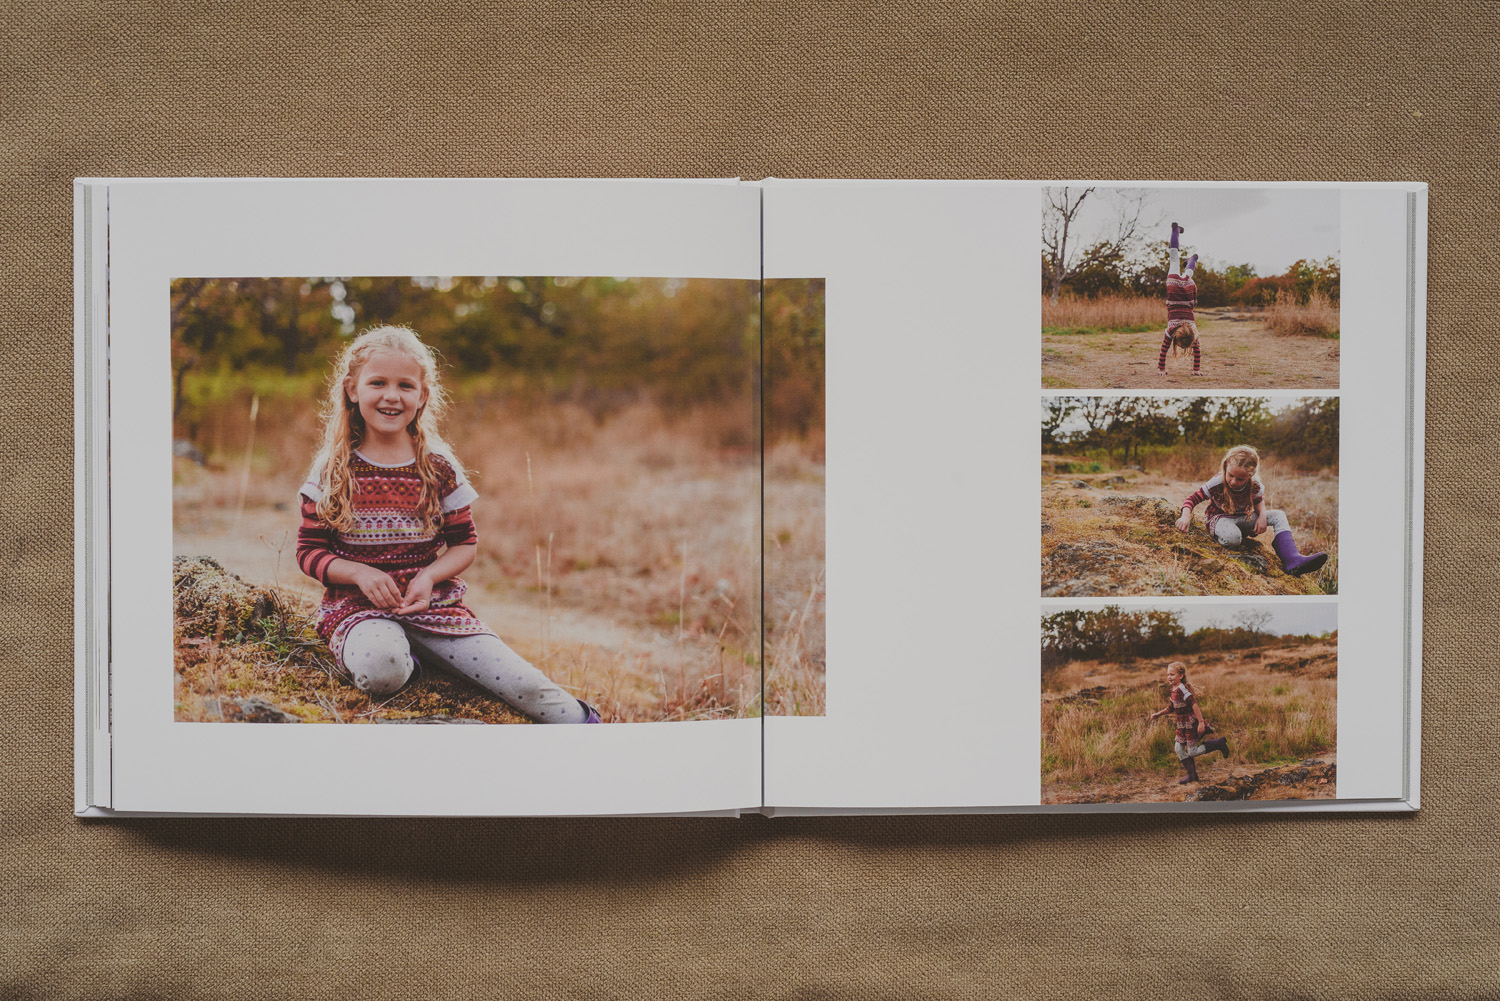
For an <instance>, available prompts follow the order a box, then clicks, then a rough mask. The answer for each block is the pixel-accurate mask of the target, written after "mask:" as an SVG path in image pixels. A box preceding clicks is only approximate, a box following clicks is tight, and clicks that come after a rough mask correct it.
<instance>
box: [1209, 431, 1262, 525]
mask: <svg viewBox="0 0 1500 1001" xmlns="http://www.w3.org/2000/svg"><path fill="white" fill-rule="evenodd" d="M1230 466H1234V467H1235V468H1237V469H1248V470H1250V482H1251V484H1252V487H1253V485H1254V484H1255V483H1256V482H1258V478H1257V477H1256V475H1255V471H1256V470H1258V469H1260V453H1259V452H1257V451H1256V450H1255V448H1254V447H1253V446H1251V445H1236V446H1234V447H1233V448H1231V449H1230V450H1229V451H1227V452H1225V453H1224V459H1223V461H1221V462H1220V463H1219V483H1220V485H1221V486H1222V487H1223V488H1224V506H1225V507H1226V508H1227V511H1226V512H1225V513H1227V514H1231V515H1235V514H1239V513H1240V506H1239V504H1238V502H1236V501H1235V499H1234V494H1232V493H1230V491H1229V467H1230ZM1250 493H1251V495H1252V496H1254V493H1255V491H1254V489H1252V490H1251V491H1250Z"/></svg>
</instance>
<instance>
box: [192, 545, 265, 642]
mask: <svg viewBox="0 0 1500 1001" xmlns="http://www.w3.org/2000/svg"><path fill="white" fill-rule="evenodd" d="M172 601H173V610H174V611H175V612H176V613H177V625H178V628H179V629H182V630H185V631H189V632H193V633H196V634H198V635H205V636H212V635H215V634H216V633H218V632H219V631H220V630H221V629H222V630H223V632H224V633H226V634H235V635H238V634H239V633H243V632H244V631H245V629H246V628H248V627H249V626H250V624H251V623H253V622H254V621H255V620H256V619H263V618H266V617H267V616H269V615H270V614H271V613H272V612H274V611H276V610H277V607H278V605H277V598H276V595H275V594H274V593H273V592H272V591H270V590H269V589H267V588H264V587H256V586H255V585H254V584H249V583H246V582H245V581H244V580H241V579H240V578H239V577H238V576H236V575H235V574H232V573H230V572H229V571H228V570H225V569H224V567H223V565H222V564H220V563H219V561H218V560H216V559H214V558H212V557H210V556H176V557H173V559H172Z"/></svg>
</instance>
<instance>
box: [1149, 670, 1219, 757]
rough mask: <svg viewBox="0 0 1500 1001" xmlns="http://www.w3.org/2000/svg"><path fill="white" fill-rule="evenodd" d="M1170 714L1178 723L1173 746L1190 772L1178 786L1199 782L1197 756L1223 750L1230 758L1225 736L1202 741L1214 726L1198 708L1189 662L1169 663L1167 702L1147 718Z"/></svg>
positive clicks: (1158, 717) (1157, 717)
mask: <svg viewBox="0 0 1500 1001" xmlns="http://www.w3.org/2000/svg"><path fill="white" fill-rule="evenodd" d="M1168 713H1171V714H1172V717H1173V722H1175V723H1176V724H1177V739H1176V742H1175V743H1174V745H1173V747H1174V749H1175V750H1176V751H1177V760H1178V761H1180V762H1182V767H1183V768H1184V769H1185V770H1186V771H1187V774H1186V775H1184V776H1183V777H1182V778H1180V779H1178V780H1177V784H1178V785H1187V784H1188V783H1189V782H1197V781H1198V763H1197V761H1196V759H1197V757H1198V756H1199V755H1202V754H1207V753H1208V752H1209V751H1219V752H1222V753H1223V755H1224V757H1226V758H1227V757H1229V741H1228V740H1226V739H1224V738H1223V737H1214V738H1213V739H1212V740H1202V737H1203V736H1204V735H1206V734H1207V733H1208V731H1209V730H1211V729H1213V727H1211V726H1209V725H1208V723H1207V721H1205V720H1204V718H1203V710H1202V709H1200V708H1199V707H1198V699H1197V697H1196V695H1195V693H1194V692H1193V688H1192V686H1191V685H1189V684H1188V679H1187V665H1186V664H1184V663H1182V662H1181V661H1175V660H1174V661H1173V662H1172V663H1170V664H1168V665H1167V704H1166V705H1165V706H1163V707H1162V708H1160V709H1158V710H1157V711H1156V712H1154V713H1152V714H1151V715H1149V716H1147V717H1146V718H1147V719H1148V720H1154V719H1160V718H1161V717H1163V716H1165V715H1167V714H1168Z"/></svg>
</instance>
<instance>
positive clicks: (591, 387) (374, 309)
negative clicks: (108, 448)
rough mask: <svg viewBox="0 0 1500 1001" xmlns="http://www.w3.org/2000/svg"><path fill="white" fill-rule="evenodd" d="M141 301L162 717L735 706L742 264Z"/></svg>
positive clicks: (260, 282)
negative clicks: (164, 688)
mask: <svg viewBox="0 0 1500 1001" xmlns="http://www.w3.org/2000/svg"><path fill="white" fill-rule="evenodd" d="M170 297H171V323H172V341H171V345H172V348H171V365H172V387H173V399H172V434H173V440H172V442H171V446H172V454H173V491H172V496H173V547H174V548H173V552H174V560H173V584H174V588H173V592H174V599H175V624H176V632H175V685H174V698H175V718H176V719H177V720H179V721H190V722H267V723H490V724H512V723H515V724H521V723H549V724H550V723H561V724H574V723H598V722H605V723H631V722H667V721H701V720H719V719H730V718H743V717H752V716H758V715H760V714H761V713H762V711H763V707H762V702H761V691H762V679H761V657H762V649H763V644H762V638H761V537H762V532H761V526H760V510H761V447H760V418H759V413H758V405H759V395H760V386H759V367H760V329H759V328H760V301H759V282H756V281H741V280H720V279H699V278H693V279H685V278H618V277H567V276H558V277H548V276H540V277H539V276H509V277H507V276H488V277H484V276H478V277H349V276H345V277H294V278H234V277H225V278H182V279H178V280H176V281H174V282H173V283H172V285H171V289H170ZM166 445H167V442H162V447H163V448H165V447H166ZM820 540H821V535H819V544H821V541H820ZM799 542H800V540H799ZM809 632H810V630H809ZM819 649H821V646H819Z"/></svg>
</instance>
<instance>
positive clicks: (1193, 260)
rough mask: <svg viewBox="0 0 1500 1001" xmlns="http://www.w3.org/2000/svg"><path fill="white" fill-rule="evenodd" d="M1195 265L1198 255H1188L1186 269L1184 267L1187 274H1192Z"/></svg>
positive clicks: (1196, 264)
mask: <svg viewBox="0 0 1500 1001" xmlns="http://www.w3.org/2000/svg"><path fill="white" fill-rule="evenodd" d="M1197 266H1198V255H1197V254H1194V255H1193V256H1192V257H1189V258H1188V259H1187V269H1186V271H1187V273H1188V274H1192V273H1193V269H1194V268H1196V267H1197Z"/></svg>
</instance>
